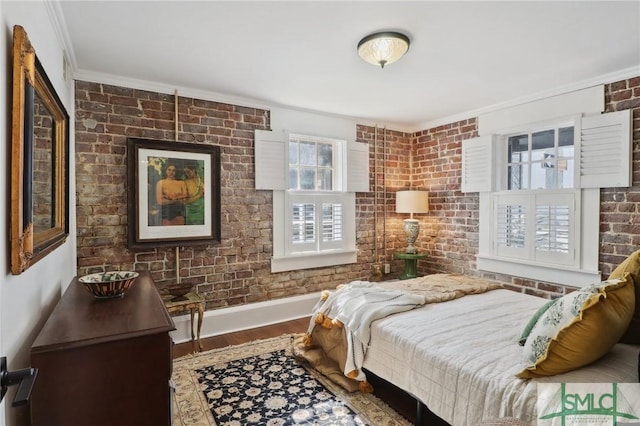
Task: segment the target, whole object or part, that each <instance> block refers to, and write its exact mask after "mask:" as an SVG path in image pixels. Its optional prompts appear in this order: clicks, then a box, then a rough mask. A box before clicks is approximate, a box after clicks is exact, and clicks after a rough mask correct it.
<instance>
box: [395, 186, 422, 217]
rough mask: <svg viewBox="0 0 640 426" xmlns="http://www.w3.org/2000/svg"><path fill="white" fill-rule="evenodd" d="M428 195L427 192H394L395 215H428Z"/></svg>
mask: <svg viewBox="0 0 640 426" xmlns="http://www.w3.org/2000/svg"><path fill="white" fill-rule="evenodd" d="M428 212H429V193H428V192H427V191H416V190H409V191H398V192H396V213H411V214H413V213H428Z"/></svg>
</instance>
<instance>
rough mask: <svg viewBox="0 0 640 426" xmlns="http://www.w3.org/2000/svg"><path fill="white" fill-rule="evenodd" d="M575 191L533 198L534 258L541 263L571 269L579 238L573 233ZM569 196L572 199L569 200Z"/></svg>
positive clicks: (575, 219)
mask: <svg viewBox="0 0 640 426" xmlns="http://www.w3.org/2000/svg"><path fill="white" fill-rule="evenodd" d="M578 193H579V191H567V192H563V193H558V194H536V195H534V197H535V201H534V205H535V207H534V208H535V228H534V229H533V232H534V238H535V244H534V250H535V254H534V258H535V260H536V261H539V262H544V263H547V264H549V263H554V264H558V265H572V264H573V263H574V254H575V250H574V247H576V244H577V243H579V236H577V235H576V233H575V229H576V225H577V221H578V218H577V217H576V215H575V205H576V202H575V196H578ZM572 195H573V196H572Z"/></svg>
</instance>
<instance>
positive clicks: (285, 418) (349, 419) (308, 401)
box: [172, 335, 410, 426]
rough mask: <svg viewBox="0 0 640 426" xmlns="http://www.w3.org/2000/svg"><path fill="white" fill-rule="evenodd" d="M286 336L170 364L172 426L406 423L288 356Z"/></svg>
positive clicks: (384, 407) (377, 403)
mask: <svg viewBox="0 0 640 426" xmlns="http://www.w3.org/2000/svg"><path fill="white" fill-rule="evenodd" d="M291 339H292V336H290V335H289V336H281V337H276V338H272V339H265V340H257V341H254V342H250V343H247V344H244V345H238V346H230V347H228V348H223V349H215V350H212V351H208V352H201V353H196V354H192V355H187V356H185V357H182V358H179V359H177V360H175V361H174V363H173V376H172V380H173V382H174V384H175V387H176V391H175V394H174V404H173V410H174V411H173V420H174V423H173V424H174V425H197V426H213V425H218V426H227V425H228V426H244V425H267V426H281V425H297V424H300V425H319V426H320V425H372V426H378V425H385V426H409V425H410V422H409V421H408V420H406V419H405V418H404V417H402V416H401V415H399V414H398V413H397V412H395V411H394V410H393V409H392V408H390V407H389V406H387V405H386V404H385V403H384V402H382V401H381V400H379V399H378V398H376V397H375V396H373V395H371V394H363V393H359V392H356V393H347V392H346V391H344V390H343V389H342V388H339V387H337V386H336V385H334V384H333V383H332V382H330V381H329V380H326V379H325V378H324V377H322V376H321V375H319V374H317V373H316V372H314V371H313V370H311V371H310V370H308V369H306V368H303V366H302V365H300V364H299V363H298V362H297V361H295V359H294V358H293V355H291Z"/></svg>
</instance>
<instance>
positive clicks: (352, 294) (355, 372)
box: [294, 274, 502, 391]
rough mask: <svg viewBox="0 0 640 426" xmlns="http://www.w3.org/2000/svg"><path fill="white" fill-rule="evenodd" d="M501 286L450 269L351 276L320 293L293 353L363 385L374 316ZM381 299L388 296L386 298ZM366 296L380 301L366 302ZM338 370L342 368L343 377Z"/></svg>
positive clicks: (353, 385) (344, 381) (353, 386)
mask: <svg viewBox="0 0 640 426" xmlns="http://www.w3.org/2000/svg"><path fill="white" fill-rule="evenodd" d="M501 287H502V286H501V284H500V283H497V282H493V281H487V280H483V279H480V278H476V277H471V276H465V275H451V274H433V275H427V276H424V277H419V278H414V279H410V280H404V281H387V282H381V283H370V282H366V281H364V282H363V281H355V282H352V283H350V284H348V285H344V286H340V288H338V289H337V290H335V291H332V292H329V291H325V292H323V293H322V298H321V300H320V301H319V302H318V303H317V304H316V306H315V308H314V310H313V315H312V318H311V322H310V324H309V330H308V333H307V335H306V336H304V337H301V338H300V339H297V341H296V342H295V345H294V353H295V354H296V355H297V356H299V357H301V358H303V359H304V360H306V361H308V362H309V363H310V364H311V365H312V366H314V367H315V368H317V369H318V370H320V371H321V372H322V373H323V374H325V375H327V376H329V377H330V378H332V380H334V381H336V382H338V384H340V385H341V386H343V387H345V388H346V389H348V390H350V391H354V390H357V389H360V390H367V389H368V385H367V384H366V382H365V376H364V374H363V373H362V362H363V360H364V357H365V355H366V351H367V348H368V344H369V336H370V329H371V327H370V326H371V323H372V322H373V321H375V320H378V319H381V318H384V317H386V316H389V315H391V314H393V313H398V312H404V311H408V310H411V309H413V308H416V307H419V306H422V305H423V304H425V303H436V302H444V301H447V300H452V299H457V298H459V297H462V296H464V295H467V294H478V293H484V292H486V291H489V290H494V289H497V288H501ZM394 298H395V299H394ZM385 300H391V301H392V302H390V303H387V304H385V303H384V301H385ZM370 301H377V302H380V303H368V302H370ZM318 325H321V326H320V327H318ZM337 371H342V372H343V374H344V375H342V378H340V377H338V374H336V372H337ZM345 376H346V377H345ZM347 377H348V378H351V379H355V380H350V379H348V378H347ZM363 385H364V386H363Z"/></svg>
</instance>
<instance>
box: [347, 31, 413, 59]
mask: <svg viewBox="0 0 640 426" xmlns="http://www.w3.org/2000/svg"><path fill="white" fill-rule="evenodd" d="M407 50H409V37H407V36H406V35H404V34H401V33H397V32H392V31H387V32H379V33H374V34H370V35H368V36H366V37H365V38H363V39H362V40H360V43H358V55H360V57H361V58H362V59H364V60H365V61H367V62H369V63H370V64H373V65H380V66H381V67H382V68H384V66H385V65H387V64H392V63H394V62H395V61H397V60H398V59H400V58H401V57H402V55H404V54H405V53H407Z"/></svg>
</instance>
